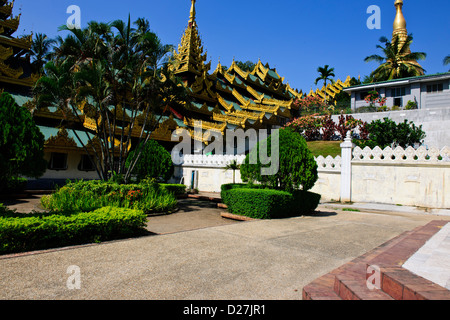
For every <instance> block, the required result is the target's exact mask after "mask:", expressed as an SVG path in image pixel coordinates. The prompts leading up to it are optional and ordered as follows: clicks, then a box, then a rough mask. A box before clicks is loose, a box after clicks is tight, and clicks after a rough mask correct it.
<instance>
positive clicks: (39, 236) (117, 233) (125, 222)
mask: <svg viewBox="0 0 450 320" xmlns="http://www.w3.org/2000/svg"><path fill="white" fill-rule="evenodd" d="M146 222H147V216H146V215H145V214H144V213H143V212H142V211H140V210H132V209H125V208H114V207H104V208H101V209H98V210H95V211H93V212H87V213H77V214H70V215H64V214H54V213H50V214H48V213H47V214H40V213H35V214H30V215H23V214H19V213H15V212H14V211H4V212H3V214H2V215H0V254H8V253H18V252H24V251H33V250H42V249H48V248H58V247H64V246H70V245H80V244H87V243H93V242H101V241H110V240H114V239H123V238H127V237H132V236H137V235H140V234H143V233H144V232H145V226H146Z"/></svg>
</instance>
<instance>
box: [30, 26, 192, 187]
mask: <svg viewBox="0 0 450 320" xmlns="http://www.w3.org/2000/svg"><path fill="white" fill-rule="evenodd" d="M135 24H136V25H137V26H138V29H137V30H136V29H134V28H132V24H131V22H130V19H128V21H127V22H126V21H121V20H117V21H114V22H112V23H110V24H105V23H97V22H91V23H89V24H88V26H87V27H86V28H84V29H72V30H67V28H66V27H64V26H63V27H61V28H60V30H66V31H68V32H69V35H68V36H67V37H66V38H64V39H63V38H62V37H58V38H57V44H56V47H55V48H54V52H53V55H52V60H51V61H50V62H49V63H48V64H47V65H46V66H45V70H46V75H44V77H42V78H41V80H40V81H39V82H38V83H37V85H36V88H35V89H34V93H35V96H36V102H37V103H36V104H37V106H38V107H39V106H42V107H47V106H50V105H52V106H56V107H57V108H58V109H59V110H62V111H63V112H66V113H69V117H68V118H69V120H72V121H65V124H66V125H68V126H72V127H73V123H74V121H73V120H74V119H75V120H76V119H77V118H78V120H76V121H75V123H77V122H78V123H79V124H83V123H84V124H85V126H83V125H78V129H77V130H84V131H85V133H86V135H87V136H88V137H93V138H92V140H91V139H90V138H89V146H92V148H90V149H91V150H87V149H86V147H85V149H86V151H87V152H88V153H90V154H92V153H93V154H94V155H95V157H96V160H97V161H96V162H97V164H98V170H97V172H98V174H99V177H100V179H103V180H108V179H109V178H110V177H111V176H112V175H114V174H119V175H123V177H124V179H125V181H126V182H127V181H128V179H130V178H131V172H132V171H133V170H134V166H135V165H136V163H137V162H138V160H139V157H140V156H141V154H142V150H143V149H144V148H145V145H146V143H147V142H148V141H149V139H150V135H151V133H152V132H153V131H154V130H155V129H156V127H157V126H158V125H159V122H160V120H161V118H162V117H163V116H164V115H166V114H165V112H166V110H167V109H168V106H174V107H178V105H181V104H182V103H183V102H184V101H185V96H186V92H185V90H186V89H185V87H184V86H183V85H182V84H181V80H179V79H178V78H177V77H176V76H175V75H174V74H173V73H172V72H171V70H170V68H169V67H168V66H167V63H166V60H167V59H166V56H167V53H168V52H171V51H172V46H167V45H163V44H162V43H161V41H160V39H159V38H158V36H157V35H156V34H154V33H153V32H151V31H150V30H149V24H148V22H147V21H146V20H143V19H140V20H138V21H137V22H136V23H135ZM86 121H87V122H86ZM86 123H87V124H88V126H86ZM73 131H74V133H75V134H76V131H75V130H73ZM77 138H78V140H79V141H80V142H82V141H81V139H79V137H78V136H77ZM93 142H94V143H93ZM83 146H84V145H83ZM132 146H139V147H137V148H136V150H135V152H134V153H133V154H134V156H133V159H131V161H129V163H130V164H131V165H130V166H129V167H126V162H127V161H126V160H127V158H128V156H129V154H130V151H131V149H132ZM115 158H117V159H118V162H115V160H114V159H115ZM91 160H92V159H91ZM96 162H94V161H93V163H94V164H96Z"/></svg>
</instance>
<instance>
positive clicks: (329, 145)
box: [307, 141, 342, 157]
mask: <svg viewBox="0 0 450 320" xmlns="http://www.w3.org/2000/svg"><path fill="white" fill-rule="evenodd" d="M341 143H342V142H341V141H309V142H307V144H308V148H309V150H311V152H312V153H313V155H314V156H315V157H318V156H324V157H327V156H332V157H336V156H340V155H341V146H340V145H341Z"/></svg>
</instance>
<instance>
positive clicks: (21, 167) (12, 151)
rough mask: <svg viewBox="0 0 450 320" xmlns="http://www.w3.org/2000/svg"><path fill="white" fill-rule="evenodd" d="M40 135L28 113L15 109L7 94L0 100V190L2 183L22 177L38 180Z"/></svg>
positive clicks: (41, 163)
mask: <svg viewBox="0 0 450 320" xmlns="http://www.w3.org/2000/svg"><path fill="white" fill-rule="evenodd" d="M46 167H47V164H46V161H45V160H44V135H43V134H42V133H41V132H40V130H39V128H38V127H37V126H36V124H35V123H34V121H33V119H32V116H31V113H30V112H29V111H28V110H27V109H26V108H23V107H20V106H19V105H17V103H16V102H15V101H14V98H13V97H12V96H11V95H10V94H9V93H2V94H1V96H0V189H1V188H2V187H3V186H5V185H6V181H7V180H9V179H11V178H13V177H17V176H19V175H23V176H26V177H30V178H38V177H40V176H42V175H43V174H44V172H45V170H46Z"/></svg>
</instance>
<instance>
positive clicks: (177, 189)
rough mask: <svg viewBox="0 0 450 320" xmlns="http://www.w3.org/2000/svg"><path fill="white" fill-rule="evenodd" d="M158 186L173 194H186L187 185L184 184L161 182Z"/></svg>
mask: <svg viewBox="0 0 450 320" xmlns="http://www.w3.org/2000/svg"><path fill="white" fill-rule="evenodd" d="M160 186H161V188H162V189H165V190H166V191H168V192H170V193H173V194H174V195H175V196H181V195H184V194H186V188H187V187H186V186H185V185H184V184H166V183H161V184H160Z"/></svg>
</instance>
